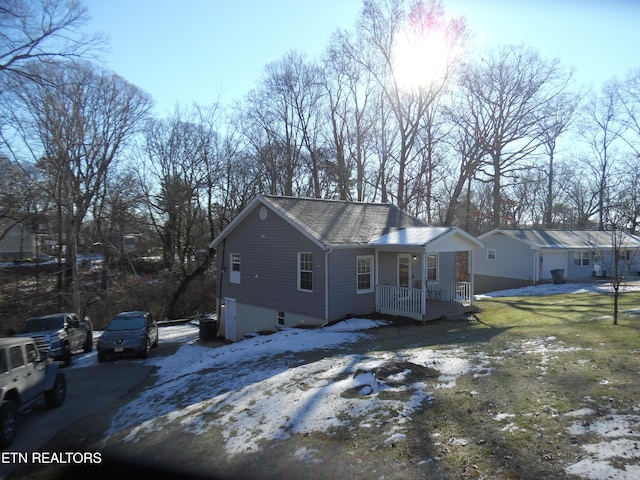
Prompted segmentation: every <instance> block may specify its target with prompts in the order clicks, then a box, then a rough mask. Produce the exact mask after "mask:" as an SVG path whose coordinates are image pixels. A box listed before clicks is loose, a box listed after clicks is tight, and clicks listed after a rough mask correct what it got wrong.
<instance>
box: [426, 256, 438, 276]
mask: <svg viewBox="0 0 640 480" xmlns="http://www.w3.org/2000/svg"><path fill="white" fill-rule="evenodd" d="M437 279H438V256H437V255H427V280H437Z"/></svg>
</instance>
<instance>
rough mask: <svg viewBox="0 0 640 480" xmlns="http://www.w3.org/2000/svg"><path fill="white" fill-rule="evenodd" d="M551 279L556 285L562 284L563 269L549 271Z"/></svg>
mask: <svg viewBox="0 0 640 480" xmlns="http://www.w3.org/2000/svg"><path fill="white" fill-rule="evenodd" d="M551 277H552V278H553V283H554V284H556V285H558V284H560V283H564V268H556V269H555V270H551Z"/></svg>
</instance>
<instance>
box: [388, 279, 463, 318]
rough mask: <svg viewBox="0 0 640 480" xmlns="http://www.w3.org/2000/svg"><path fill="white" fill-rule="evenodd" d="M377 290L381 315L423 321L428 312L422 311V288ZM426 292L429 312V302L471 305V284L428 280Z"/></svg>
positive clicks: (391, 287) (392, 287)
mask: <svg viewBox="0 0 640 480" xmlns="http://www.w3.org/2000/svg"><path fill="white" fill-rule="evenodd" d="M376 289H377V291H376V293H377V302H378V305H376V307H377V310H378V311H379V312H380V313H384V314H388V315H401V316H404V317H409V318H414V319H416V320H422V317H423V315H424V314H425V313H426V311H424V312H423V311H422V289H421V288H408V287H395V286H391V285H377V286H376ZM425 290H426V294H427V302H426V309H427V310H428V308H429V300H436V301H440V302H455V303H461V304H462V305H464V306H465V307H468V306H470V305H471V283H469V282H441V281H438V280H428V281H427V284H426V289H425Z"/></svg>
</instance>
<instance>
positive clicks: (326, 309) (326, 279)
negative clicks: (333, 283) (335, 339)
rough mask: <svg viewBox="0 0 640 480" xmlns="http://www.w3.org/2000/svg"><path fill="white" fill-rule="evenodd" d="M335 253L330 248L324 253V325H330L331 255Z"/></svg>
mask: <svg viewBox="0 0 640 480" xmlns="http://www.w3.org/2000/svg"><path fill="white" fill-rule="evenodd" d="M331 252H333V247H329V249H328V250H326V251H325V253H324V324H323V325H322V326H323V327H326V326H327V325H329V255H330V254H331Z"/></svg>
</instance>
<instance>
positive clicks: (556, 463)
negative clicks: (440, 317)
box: [423, 292, 640, 478]
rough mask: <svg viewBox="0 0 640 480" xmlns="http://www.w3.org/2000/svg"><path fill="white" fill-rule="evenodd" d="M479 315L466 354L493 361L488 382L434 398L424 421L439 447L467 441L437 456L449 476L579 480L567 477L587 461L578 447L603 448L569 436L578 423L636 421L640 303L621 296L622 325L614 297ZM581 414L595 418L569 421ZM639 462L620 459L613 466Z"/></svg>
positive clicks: (493, 304)
mask: <svg viewBox="0 0 640 480" xmlns="http://www.w3.org/2000/svg"><path fill="white" fill-rule="evenodd" d="M476 306H477V307H478V308H479V312H478V313H477V314H476V315H477V319H478V322H476V323H474V324H472V325H470V326H469V328H468V330H467V331H466V333H465V339H466V341H465V345H466V346H468V345H471V347H468V348H471V349H472V350H475V351H476V352H477V353H482V354H486V355H487V361H488V365H489V369H490V374H488V375H486V376H482V377H480V378H478V377H475V376H466V377H464V378H462V379H459V381H458V382H457V385H456V387H455V388H453V389H450V390H443V391H438V392H437V395H436V399H437V400H436V402H435V403H434V408H433V409H430V410H426V411H425V418H424V419H423V421H424V422H425V424H428V425H430V426H431V428H433V429H434V432H435V433H436V434H437V435H436V437H435V438H437V439H440V438H443V437H444V438H449V439H451V438H456V439H465V440H464V441H460V440H458V441H457V443H456V442H452V441H449V442H448V443H444V444H443V445H437V447H436V448H435V451H436V452H435V453H436V454H440V455H441V458H442V460H441V461H442V463H443V465H445V466H446V467H445V468H446V470H448V471H449V472H450V473H452V474H454V475H462V476H466V477H468V478H483V477H484V478H577V477H571V476H568V475H567V474H566V473H565V470H564V468H565V467H567V466H568V465H572V464H574V463H576V462H577V461H578V460H579V459H581V458H582V457H583V456H584V450H582V448H581V447H582V445H585V444H592V443H597V442H598V441H600V440H598V439H596V438H592V437H590V436H572V435H570V434H569V433H568V428H569V427H570V426H571V425H572V423H574V422H576V421H580V422H584V423H585V424H588V423H589V422H592V421H596V420H597V419H598V418H603V417H607V416H608V417H611V416H612V415H613V416H616V415H635V416H637V415H638V414H639V412H640V382H639V381H638V380H639V377H640V293H638V292H625V293H622V294H621V295H620V305H619V317H618V325H613V312H612V309H613V297H612V295H610V294H604V293H585V294H559V295H546V296H527V297H504V298H494V299H483V300H480V301H478V302H477V303H476ZM494 329H495V331H496V334H495V335H490V334H489V332H491V331H492V330H494ZM474 338H476V339H477V341H474ZM443 347H444V345H443ZM585 409H588V411H591V412H592V413H591V414H587V415H586V416H585V415H582V416H580V417H579V418H576V417H573V416H571V415H572V412H576V411H580V410H585ZM636 435H637V433H636ZM635 438H636V440H637V437H635ZM438 443H439V442H438ZM460 443H463V444H464V445H462V446H461V445H459V444H460ZM637 461H638V459H637V458H632V459H625V458H620V459H617V460H616V462H617V463H616V466H617V467H618V468H622V469H624V466H625V465H627V464H634V465H635V464H636V463H637ZM614 463H615V462H614Z"/></svg>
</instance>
